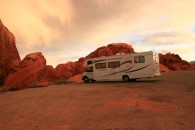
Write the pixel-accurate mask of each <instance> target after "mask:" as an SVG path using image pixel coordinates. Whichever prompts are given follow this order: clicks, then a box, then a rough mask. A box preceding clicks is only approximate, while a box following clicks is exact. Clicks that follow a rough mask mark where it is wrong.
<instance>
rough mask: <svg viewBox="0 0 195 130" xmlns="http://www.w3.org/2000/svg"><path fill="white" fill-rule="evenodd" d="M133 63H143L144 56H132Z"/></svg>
mask: <svg viewBox="0 0 195 130" xmlns="http://www.w3.org/2000/svg"><path fill="white" fill-rule="evenodd" d="M134 62H135V63H144V62H145V57H144V56H139V57H135V58H134Z"/></svg>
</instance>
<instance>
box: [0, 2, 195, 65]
mask: <svg viewBox="0 0 195 130" xmlns="http://www.w3.org/2000/svg"><path fill="white" fill-rule="evenodd" d="M0 2H1V4H0V9H1V11H0V16H1V19H2V21H3V23H4V24H5V25H6V26H7V27H8V28H9V29H10V31H12V32H13V33H14V35H15V37H16V41H17V47H18V49H19V53H20V55H21V57H24V56H25V55H26V54H28V53H31V52H35V51H42V52H43V54H44V55H45V57H46V58H47V61H48V64H53V65H54V66H55V65H57V64H59V63H63V62H66V61H68V60H71V59H72V60H75V59H76V58H77V57H81V56H85V55H87V54H88V53H90V52H91V51H93V50H95V49H96V48H97V47H99V46H102V45H107V44H108V43H110V42H132V44H133V46H135V48H136V50H138V51H139V50H142V51H147V50H148V49H152V48H159V49H157V50H158V51H160V52H163V51H165V50H166V49H167V51H169V50H170V47H168V48H167V46H169V45H173V44H174V45H175V46H174V47H176V46H177V45H178V46H179V45H184V44H185V45H186V46H187V48H188V49H189V52H191V50H192V46H191V45H192V44H193V41H194V33H193V30H192V29H193V28H194V25H195V17H194V14H195V8H194V7H195V1H194V0H188V1H186V0H180V1H178V0H172V1H168V0H158V1H155V0H149V1H145V0H136V1H134V0H120V1H114V0H82V1H79V0H57V1H52V0H40V1H32V0H17V1H15V0H0ZM188 49H186V50H188ZM177 53H179V54H180V55H187V53H185V54H184V52H182V51H179V52H177ZM191 54H192V53H189V56H188V57H190V55H191ZM63 56H64V58H62V57H63ZM185 58H187V57H185ZM187 60H189V58H188V59H187Z"/></svg>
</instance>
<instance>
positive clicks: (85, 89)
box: [0, 71, 195, 130]
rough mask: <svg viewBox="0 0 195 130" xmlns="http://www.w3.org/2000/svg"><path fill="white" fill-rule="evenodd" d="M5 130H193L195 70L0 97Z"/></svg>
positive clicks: (0, 120) (1, 125)
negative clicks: (133, 80) (127, 81)
mask: <svg viewBox="0 0 195 130" xmlns="http://www.w3.org/2000/svg"><path fill="white" fill-rule="evenodd" d="M0 129H1V130H157V129H158V130H161V129H162V130H194V129H195V71H191V72H189V71H187V72H169V73H164V74H163V76H161V77H159V78H155V79H142V80H138V81H137V82H129V83H123V82H99V83H89V84H84V83H70V84H65V85H52V86H49V87H45V88H30V89H25V90H21V91H11V92H6V93H1V94H0Z"/></svg>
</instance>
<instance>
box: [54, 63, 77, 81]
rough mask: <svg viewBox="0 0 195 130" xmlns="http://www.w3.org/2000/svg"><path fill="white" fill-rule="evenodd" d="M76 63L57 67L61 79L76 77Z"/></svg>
mask: <svg viewBox="0 0 195 130" xmlns="http://www.w3.org/2000/svg"><path fill="white" fill-rule="evenodd" d="M75 67H76V62H67V63H65V64H59V65H57V67H56V71H57V73H59V77H60V78H69V77H72V76H73V75H75Z"/></svg>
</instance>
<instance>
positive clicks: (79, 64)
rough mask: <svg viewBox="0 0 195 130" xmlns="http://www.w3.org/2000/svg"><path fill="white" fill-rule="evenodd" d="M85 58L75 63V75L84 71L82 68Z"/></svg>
mask: <svg viewBox="0 0 195 130" xmlns="http://www.w3.org/2000/svg"><path fill="white" fill-rule="evenodd" d="M84 61H85V58H84V57H82V58H80V59H79V60H78V61H77V62H76V66H75V74H81V73H83V72H84V71H85V68H84V67H83V64H84Z"/></svg>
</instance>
